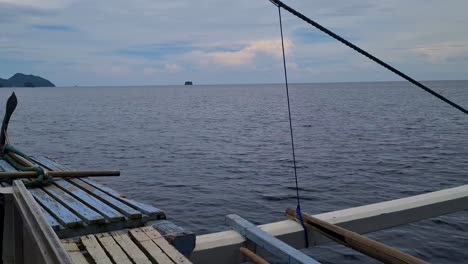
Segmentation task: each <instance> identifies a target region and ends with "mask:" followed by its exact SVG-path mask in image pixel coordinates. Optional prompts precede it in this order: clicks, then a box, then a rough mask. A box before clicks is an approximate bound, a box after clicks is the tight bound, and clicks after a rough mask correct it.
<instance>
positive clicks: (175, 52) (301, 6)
mask: <svg viewBox="0 0 468 264" xmlns="http://www.w3.org/2000/svg"><path fill="white" fill-rule="evenodd" d="M284 2H285V3H286V4H288V5H290V6H291V7H293V8H295V9H296V10H298V11H300V12H302V13H303V14H305V15H306V16H308V17H310V18H312V19H314V20H316V21H317V22H319V23H321V24H323V25H324V26H326V27H328V28H330V29H332V30H333V31H335V32H337V33H338V34H340V35H342V36H344V37H345V38H347V39H348V40H350V41H352V42H353V43H355V44H357V45H358V46H360V47H362V48H363V49H365V50H367V51H369V52H371V53H372V54H374V55H376V56H377V57H379V58H381V59H383V60H384V61H386V62H388V63H390V64H391V65H393V66H395V67H397V68H398V69H400V70H402V71H403V72H405V73H407V74H408V75H410V76H412V77H414V78H415V79H418V80H462V79H467V76H468V74H467V73H468V26H467V25H468V16H467V15H466V10H468V1H466V0H451V1H440V0H412V1H403V0H349V1H343V0H307V1H304V0H284ZM283 24H284V25H283V26H284V35H285V44H286V57H287V66H288V71H289V80H290V82H296V83H302V82H346V81H386V80H399V79H398V77H395V76H394V75H392V74H391V73H389V72H387V71H386V70H383V69H382V68H381V67H380V66H378V65H376V64H374V63H372V62H370V61H368V60H367V59H365V58H364V57H362V56H360V55H358V54H356V53H355V52H353V51H351V50H350V49H349V48H347V47H345V46H343V45H342V44H340V43H338V42H336V41H335V40H333V39H331V38H329V37H328V36H326V35H324V34H323V33H321V32H319V31H317V30H315V29H314V28H312V27H310V26H309V25H307V24H305V23H304V22H303V21H301V20H300V19H298V18H296V17H294V16H292V15H290V14H288V13H287V12H286V11H283ZM280 43H281V42H280V32H279V23H278V10H277V8H276V7H275V6H273V4H271V3H270V1H268V0H236V1H232V0H202V1H193V0H170V1H167V0H166V1H161V0H133V1H127V0H98V1H95V0H92V1H91V0H0V77H1V78H9V77H10V76H11V75H13V74H14V73H16V72H22V73H26V74H35V75H40V76H43V77H45V78H47V79H49V80H51V81H52V82H54V83H55V84H56V85H58V86H74V85H79V86H98V85H99V86H100V85H104V86H106V85H165V84H183V83H184V81H186V80H191V81H193V82H194V83H195V84H240V83H281V82H283V81H284V76H283V73H282V57H281V46H280Z"/></svg>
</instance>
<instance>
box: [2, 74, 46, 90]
mask: <svg viewBox="0 0 468 264" xmlns="http://www.w3.org/2000/svg"><path fill="white" fill-rule="evenodd" d="M0 87H55V85H54V84H53V83H52V82H51V81H49V80H47V79H44V78H42V77H39V76H35V75H32V74H29V75H26V74H23V73H16V74H15V75H13V76H11V78H10V79H2V78H0Z"/></svg>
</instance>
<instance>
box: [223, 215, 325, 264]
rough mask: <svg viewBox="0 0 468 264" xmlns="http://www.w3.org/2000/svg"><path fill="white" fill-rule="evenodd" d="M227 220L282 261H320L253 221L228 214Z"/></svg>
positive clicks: (291, 263) (291, 262) (298, 263)
mask: <svg viewBox="0 0 468 264" xmlns="http://www.w3.org/2000/svg"><path fill="white" fill-rule="evenodd" d="M226 222H227V223H228V224H229V225H230V226H231V227H232V228H233V229H234V230H235V231H236V232H238V233H239V234H241V235H243V236H244V237H246V238H247V239H249V240H251V241H252V242H254V243H255V244H257V246H259V247H261V248H263V249H265V250H267V251H268V252H270V253H271V254H273V255H274V256H276V257H278V258H280V259H281V260H282V261H285V262H286V263H290V264H303V263H310V264H318V263H319V262H318V261H316V260H314V259H313V258H311V257H309V256H307V255H306V254H304V253H302V252H301V251H299V250H297V249H295V248H293V247H291V246H290V245H288V244H286V243H284V242H283V241H281V240H279V239H277V238H276V237H273V236H270V235H269V234H268V233H267V232H265V231H263V230H262V229H260V228H259V227H257V226H256V225H254V224H252V223H251V222H249V221H247V220H245V219H243V218H242V217H240V216H238V215H234V214H231V215H228V216H226Z"/></svg>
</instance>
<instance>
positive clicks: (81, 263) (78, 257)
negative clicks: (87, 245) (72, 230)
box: [62, 241, 89, 264]
mask: <svg viewBox="0 0 468 264" xmlns="http://www.w3.org/2000/svg"><path fill="white" fill-rule="evenodd" d="M62 243H63V247H64V248H65V250H66V251H67V252H68V255H69V256H70V258H71V260H72V261H73V263H74V264H88V263H89V262H88V260H86V257H85V256H84V255H83V253H81V250H80V249H79V248H78V245H76V243H75V242H73V241H62Z"/></svg>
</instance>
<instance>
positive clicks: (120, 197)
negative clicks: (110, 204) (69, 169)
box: [79, 178, 164, 216]
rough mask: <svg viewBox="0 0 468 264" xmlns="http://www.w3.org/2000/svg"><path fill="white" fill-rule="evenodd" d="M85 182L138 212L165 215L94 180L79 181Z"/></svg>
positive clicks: (83, 179)
mask: <svg viewBox="0 0 468 264" xmlns="http://www.w3.org/2000/svg"><path fill="white" fill-rule="evenodd" d="M79 180H81V181H83V182H86V183H87V184H89V185H91V186H93V187H95V188H96V189H99V190H101V191H102V192H105V193H107V194H108V195H111V196H113V197H114V198H116V199H118V200H120V201H122V202H123V203H125V204H127V205H129V206H131V207H133V208H135V209H137V210H140V211H142V212H143V213H145V214H147V215H149V216H154V215H163V214H164V213H163V211H161V210H160V209H158V208H156V207H153V206H151V205H148V204H144V203H140V202H137V201H135V200H132V199H128V198H125V197H124V196H123V195H122V194H120V193H119V192H117V191H115V190H113V189H111V188H109V187H107V186H104V185H102V184H100V183H97V182H95V181H93V180H90V179H87V178H82V179H79Z"/></svg>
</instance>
